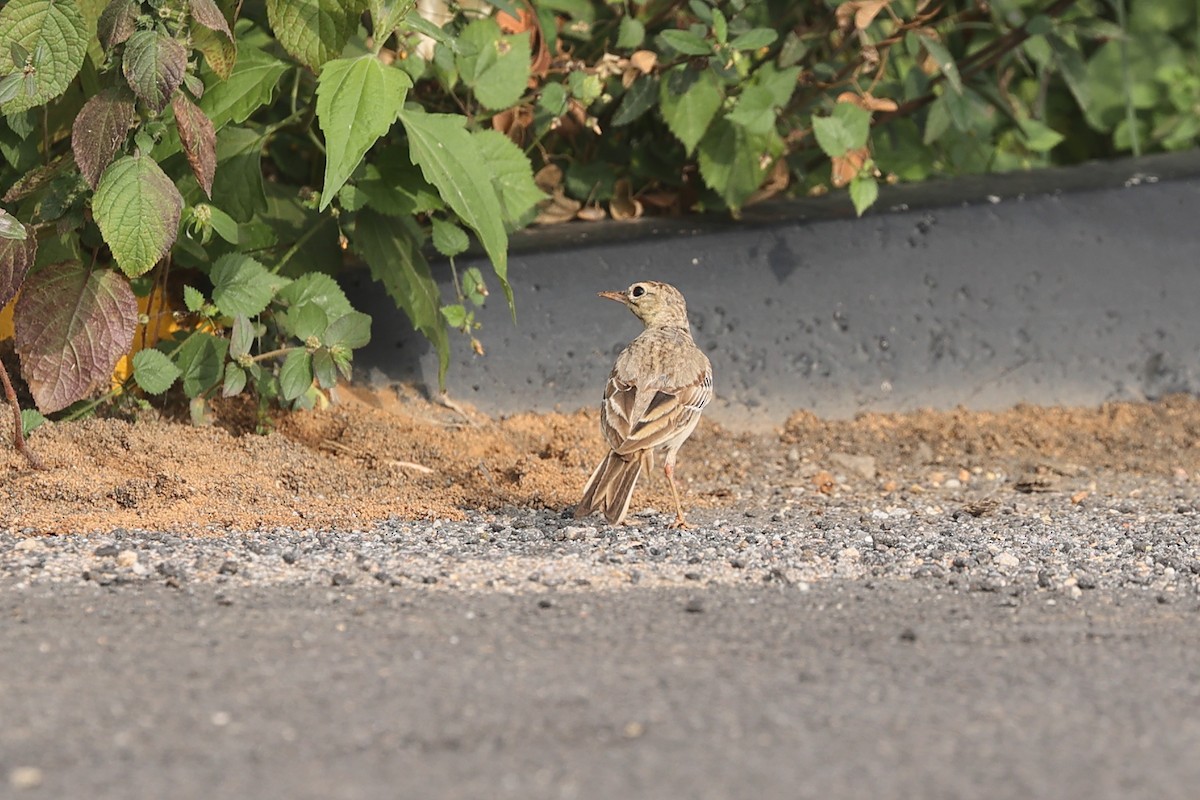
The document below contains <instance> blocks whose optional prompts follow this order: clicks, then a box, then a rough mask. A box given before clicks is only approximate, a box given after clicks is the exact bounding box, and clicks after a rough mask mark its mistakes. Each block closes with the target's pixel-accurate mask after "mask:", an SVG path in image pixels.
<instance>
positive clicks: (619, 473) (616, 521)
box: [575, 450, 653, 525]
mask: <svg viewBox="0 0 1200 800" xmlns="http://www.w3.org/2000/svg"><path fill="white" fill-rule="evenodd" d="M652 457H653V456H652V455H651V453H650V451H648V450H644V451H642V452H641V453H636V454H634V455H632V456H630V457H629V460H628V461H626V460H625V459H624V458H622V457H621V456H619V455H617V454H616V453H613V452H610V453H609V454H608V455H607V456H605V457H604V460H603V461H601V462H600V466H598V467H596V471H595V472H593V473H592V477H591V478H589V479H588V482H587V486H585V487H584V489H583V499H582V500H580V501H579V505H577V506H575V518H576V519H578V518H580V517H586V516H587V515H588V514H592V513H595V512H597V511H599V512H600V513H601V514H603V515H604V517H605V519H607V520H608V521H609V523H610V524H612V525H620V524H621V521H622V520H623V519H625V514H626V513H627V512H628V511H629V499H630V498H631V497H633V487H634V486H636V485H637V482H638V477H639V476H641V474H642V469H643V468H649V466H650V459H651V458H652Z"/></svg>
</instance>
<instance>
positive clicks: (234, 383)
mask: <svg viewBox="0 0 1200 800" xmlns="http://www.w3.org/2000/svg"><path fill="white" fill-rule="evenodd" d="M245 388H246V370H244V369H242V368H241V367H239V366H238V365H237V364H226V365H225V380H224V382H223V383H222V384H221V396H222V397H233V396H234V395H239V394H241V393H242V390H243V389H245Z"/></svg>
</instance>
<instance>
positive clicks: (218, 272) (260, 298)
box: [209, 253, 288, 317]
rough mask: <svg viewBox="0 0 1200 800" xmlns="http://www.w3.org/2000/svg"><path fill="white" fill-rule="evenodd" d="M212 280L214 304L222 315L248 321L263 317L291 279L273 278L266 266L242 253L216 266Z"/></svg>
mask: <svg viewBox="0 0 1200 800" xmlns="http://www.w3.org/2000/svg"><path fill="white" fill-rule="evenodd" d="M209 278H211V279H212V283H213V302H214V303H216V304H217V308H219V309H221V313H222V314H226V315H228V316H231V317H232V316H235V315H237V314H244V315H246V316H247V317H253V316H257V315H258V314H261V313H262V312H263V311H264V310H265V309H266V307H267V306H268V305H270V303H271V298H273V297H274V296H275V292H277V291H279V289H281V288H283V287H284V286H286V285H287V283H288V280H287V278H281V277H279V276H278V275H275V274H273V273H272V272H271V271H270V270H268V269H267V268H266V267H264V266H263V265H262V264H260V263H258V262H257V261H255V260H254V259H253V258H250V256H247V255H243V254H242V253H227V254H226V255H223V256H221V257H220V258H218V259H217V260H216V262H215V263H214V264H213V267H212V272H211V273H210V274H209Z"/></svg>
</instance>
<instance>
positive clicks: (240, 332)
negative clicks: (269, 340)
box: [229, 314, 254, 359]
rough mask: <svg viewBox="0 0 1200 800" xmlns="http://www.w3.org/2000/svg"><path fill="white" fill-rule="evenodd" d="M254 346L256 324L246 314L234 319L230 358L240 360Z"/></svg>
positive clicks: (230, 339) (231, 331)
mask: <svg viewBox="0 0 1200 800" xmlns="http://www.w3.org/2000/svg"><path fill="white" fill-rule="evenodd" d="M253 346H254V324H253V323H252V322H250V318H249V317H247V316H246V315H245V314H238V315H237V316H236V317H234V318H233V327H232V328H231V329H230V331H229V357H230V358H232V359H239V358H241V357H242V356H244V355H247V354H248V353H249V352H250V348H251V347H253Z"/></svg>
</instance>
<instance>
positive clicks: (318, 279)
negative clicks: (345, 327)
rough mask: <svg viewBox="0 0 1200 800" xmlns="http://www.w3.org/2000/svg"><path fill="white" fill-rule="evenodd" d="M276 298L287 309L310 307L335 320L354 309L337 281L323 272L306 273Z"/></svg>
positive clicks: (281, 291) (280, 291) (282, 290)
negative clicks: (318, 309)
mask: <svg viewBox="0 0 1200 800" xmlns="http://www.w3.org/2000/svg"><path fill="white" fill-rule="evenodd" d="M276 298H277V299H278V300H279V301H280V302H282V303H286V304H287V305H288V307H289V308H299V307H301V306H305V305H312V306H316V307H317V308H320V309H321V310H323V311H324V312H325V315H326V316H327V317H328V318H329V319H337V318H338V317H340V316H343V315H344V314H349V313H350V312H351V311H353V310H354V309H353V308H351V306H350V301H349V300H347V299H346V294H345V292H343V291H342V289H341V287H340V286H338V284H337V281H335V280H334V279H333V278H331V277H329V276H328V275H326V274H325V273H323V272H308V273H305V274H304V275H301V276H300V277H299V278H297V279H296V280H294V281H292V282H291V283H289V284H288V285H287V286H285V287H284V288H283V289H280V290H279V292H278V294H277V295H276Z"/></svg>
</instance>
